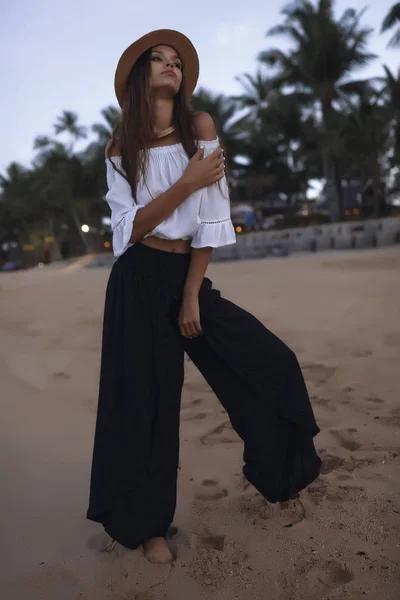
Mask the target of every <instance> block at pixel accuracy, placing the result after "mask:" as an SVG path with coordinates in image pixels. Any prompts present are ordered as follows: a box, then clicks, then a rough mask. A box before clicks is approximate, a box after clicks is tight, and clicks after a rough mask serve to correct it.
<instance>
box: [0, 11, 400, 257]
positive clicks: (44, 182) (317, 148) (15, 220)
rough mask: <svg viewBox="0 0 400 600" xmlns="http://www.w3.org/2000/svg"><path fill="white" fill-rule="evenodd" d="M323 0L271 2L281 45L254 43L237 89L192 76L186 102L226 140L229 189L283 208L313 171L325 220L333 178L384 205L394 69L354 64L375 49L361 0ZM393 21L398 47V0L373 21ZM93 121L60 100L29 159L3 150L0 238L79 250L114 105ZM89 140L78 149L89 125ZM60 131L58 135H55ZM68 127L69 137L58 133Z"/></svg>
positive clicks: (395, 149)
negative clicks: (8, 156)
mask: <svg viewBox="0 0 400 600" xmlns="http://www.w3.org/2000/svg"><path fill="white" fill-rule="evenodd" d="M334 9H335V1H334V0H295V1H294V2H291V3H290V4H288V5H287V6H285V7H284V8H283V9H282V11H281V23H280V24H278V25H277V26H275V27H273V28H272V29H270V30H269V31H268V32H267V38H268V40H269V41H270V40H272V39H273V38H274V37H276V36H285V37H286V38H287V39H288V40H289V41H290V46H289V50H287V51H286V52H284V51H282V50H280V49H279V48H278V47H273V46H272V47H269V48H267V49H266V50H263V51H261V52H260V54H259V56H258V59H257V65H256V69H255V72H254V73H251V74H250V73H246V74H243V75H239V76H237V81H238V83H239V84H240V86H241V89H242V91H241V93H240V94H239V95H237V96H226V95H224V94H216V93H213V92H212V91H210V90H207V89H204V88H201V89H198V91H196V93H195V94H194V96H193V98H192V106H193V108H194V109H196V110H204V111H206V112H209V113H210V114H211V115H212V116H213V117H214V119H215V122H216V125H217V129H218V131H219V134H220V136H221V139H222V140H223V144H224V146H225V148H226V151H227V157H228V167H229V176H230V179H231V184H232V195H233V199H236V200H248V201H251V200H252V199H257V200H258V201H263V200H267V199H268V197H269V196H270V195H271V194H272V195H273V194H280V195H281V197H282V195H283V197H284V198H286V203H287V207H288V209H290V208H293V207H296V206H297V203H298V202H299V200H301V199H303V198H304V197H305V192H306V190H307V187H308V182H309V180H311V179H324V180H325V182H326V184H325V196H326V198H327V204H328V207H329V211H330V215H331V218H332V219H333V220H341V219H343V218H344V202H343V182H345V181H346V180H347V181H349V180H357V181H359V182H360V183H361V185H362V187H363V188H366V187H367V186H369V189H370V191H371V203H370V207H369V213H368V214H369V215H372V216H380V215H381V214H382V212H383V206H384V204H383V201H382V198H383V194H382V189H383V184H384V183H385V182H387V181H388V179H389V175H391V177H390V181H391V185H392V186H393V187H394V188H396V187H397V186H398V187H400V175H399V171H398V166H399V163H400V69H399V70H398V72H397V73H396V72H395V73H394V72H392V71H391V70H390V69H389V67H388V66H386V65H383V68H382V74H381V76H379V77H375V78H370V79H355V78H354V77H353V74H354V72H355V71H357V70H358V69H360V68H361V67H365V66H366V65H368V64H369V63H370V62H371V61H373V60H374V59H375V58H377V57H376V56H375V55H374V54H373V53H372V52H371V51H370V49H369V42H370V38H371V35H372V33H373V29H372V28H370V27H368V25H366V24H365V22H364V21H365V10H362V11H359V12H358V11H356V10H355V9H353V8H348V9H347V10H345V11H344V12H343V14H341V15H337V14H336V13H335V10H334ZM389 30H390V31H392V37H391V39H390V41H389V46H390V47H392V48H398V47H400V2H398V3H395V4H394V5H393V6H392V8H391V9H390V11H389V13H388V14H387V15H386V17H385V19H384V21H383V23H382V26H381V33H384V32H386V31H389ZM101 116H102V121H101V122H100V123H96V124H94V125H92V126H91V127H90V128H86V127H84V126H82V125H81V124H80V123H79V119H78V116H77V114H75V113H74V112H72V111H67V110H65V111H63V112H62V114H61V115H60V116H59V117H58V119H57V121H56V122H55V123H54V127H53V130H54V137H47V136H38V137H37V138H36V139H35V140H34V144H33V149H34V158H33V161H32V165H31V166H30V167H29V168H26V167H24V166H22V165H20V164H18V163H16V162H12V163H11V164H10V165H9V166H8V167H7V169H6V171H5V173H4V174H2V175H0V187H1V191H0V241H1V240H10V239H13V240H16V241H17V242H18V243H19V244H20V245H21V246H22V245H31V246H32V247H34V246H35V245H38V244H39V245H40V244H43V243H44V240H50V241H51V243H52V244H53V245H54V246H55V248H56V249H57V250H60V252H61V250H62V248H61V246H62V243H63V241H65V240H67V239H69V240H71V238H73V239H74V240H75V243H76V244H78V246H80V248H81V251H89V250H90V249H91V248H90V236H87V235H86V234H85V233H84V231H83V230H82V225H83V224H85V223H88V224H90V226H91V227H93V228H94V229H97V230H98V231H101V230H102V217H103V216H105V215H107V214H108V213H107V206H106V205H105V202H104V194H105V191H106V189H105V175H104V169H105V167H104V147H105V145H106V143H107V141H108V140H109V138H110V135H111V132H112V129H113V127H114V126H115V124H116V123H117V122H118V119H119V110H118V109H117V108H116V107H114V106H109V107H107V108H104V109H103V110H102V111H101ZM89 132H90V133H91V134H92V135H91V137H92V139H93V136H94V138H95V139H94V141H91V142H90V143H88V144H87V146H86V147H85V148H84V149H83V150H80V151H77V150H76V143H77V142H78V141H79V140H83V139H86V138H87V136H88V133H89ZM62 134H63V135H62ZM65 134H68V138H69V139H68V142H67V143H63V142H62V141H60V135H61V136H62V137H65Z"/></svg>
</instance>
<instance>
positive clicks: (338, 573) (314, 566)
mask: <svg viewBox="0 0 400 600" xmlns="http://www.w3.org/2000/svg"><path fill="white" fill-rule="evenodd" d="M353 579H354V574H353V573H352V571H350V569H348V567H347V566H346V565H345V564H342V563H339V562H336V561H334V560H325V561H324V560H321V561H315V560H307V561H306V560H304V561H302V562H301V563H300V564H297V565H296V568H295V569H293V570H292V571H290V572H287V571H285V572H283V573H281V575H280V577H279V582H280V584H281V587H282V588H283V589H284V591H285V592H286V593H289V594H290V597H291V598H307V600H320V599H321V598H325V597H326V594H327V593H328V592H329V591H330V590H335V589H336V588H338V587H339V586H343V585H346V584H347V583H349V582H350V581H352V580H353Z"/></svg>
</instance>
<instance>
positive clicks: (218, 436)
mask: <svg viewBox="0 0 400 600" xmlns="http://www.w3.org/2000/svg"><path fill="white" fill-rule="evenodd" d="M241 441H242V440H241V439H240V437H239V436H238V435H237V433H236V432H235V431H234V429H233V428H232V426H231V424H230V422H229V421H224V422H223V423H221V424H220V425H218V426H217V427H213V429H210V431H207V432H206V433H205V434H204V435H202V436H201V438H200V442H201V443H202V444H204V445H205V446H213V445H215V444H232V443H237V442H241Z"/></svg>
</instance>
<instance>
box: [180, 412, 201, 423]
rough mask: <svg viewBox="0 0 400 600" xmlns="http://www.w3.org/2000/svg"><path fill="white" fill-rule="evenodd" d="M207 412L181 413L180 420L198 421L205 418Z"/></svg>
mask: <svg viewBox="0 0 400 600" xmlns="http://www.w3.org/2000/svg"><path fill="white" fill-rule="evenodd" d="M206 416H207V413H195V414H193V413H191V414H189V415H186V414H185V415H181V421H200V420H201V419H205V418H206Z"/></svg>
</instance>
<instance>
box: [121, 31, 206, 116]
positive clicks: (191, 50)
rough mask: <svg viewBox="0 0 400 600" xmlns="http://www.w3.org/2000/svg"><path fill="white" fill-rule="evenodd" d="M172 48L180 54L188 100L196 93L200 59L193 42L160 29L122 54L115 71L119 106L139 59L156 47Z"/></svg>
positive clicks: (177, 34) (141, 39) (181, 34)
mask: <svg viewBox="0 0 400 600" xmlns="http://www.w3.org/2000/svg"><path fill="white" fill-rule="evenodd" d="M161 44H162V45H163V46H171V47H172V48H174V49H175V50H176V51H177V53H178V54H179V56H180V58H181V61H182V65H183V72H184V81H183V85H184V93H185V96H186V98H188V99H189V98H190V96H191V95H192V94H193V92H194V88H195V87H196V84H197V80H198V78H199V58H198V56H197V52H196V49H195V47H194V46H193V44H192V42H191V41H190V40H189V38H187V37H186V36H185V35H183V33H179V31H174V30H173V29H158V30H157V31H151V32H150V33H147V34H146V35H144V36H143V37H141V38H139V39H138V40H136V42H133V44H131V45H130V46H129V47H128V48H127V49H126V50H125V52H124V53H123V54H122V56H121V58H120V59H119V61H118V65H117V70H116V71H115V79H114V87H115V94H116V96H117V99H118V102H119V105H120V106H122V102H123V97H124V92H125V87H126V84H127V81H128V77H129V73H130V72H131V70H132V67H133V65H134V64H135V63H136V61H137V60H138V58H139V57H140V56H141V55H142V54H143V52H145V51H146V50H150V48H153V47H154V46H159V45H161Z"/></svg>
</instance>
